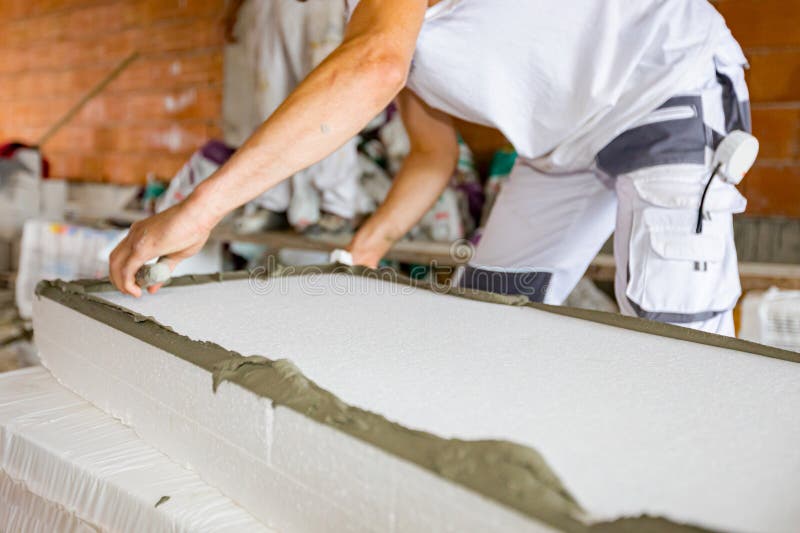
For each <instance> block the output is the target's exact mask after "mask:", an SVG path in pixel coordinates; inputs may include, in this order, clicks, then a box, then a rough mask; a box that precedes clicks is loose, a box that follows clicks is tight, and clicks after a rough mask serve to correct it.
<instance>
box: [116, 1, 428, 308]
mask: <svg viewBox="0 0 800 533" xmlns="http://www.w3.org/2000/svg"><path fill="white" fill-rule="evenodd" d="M427 4H428V3H427V1H426V0H361V2H360V4H359V5H358V7H357V8H356V10H355V12H354V13H353V16H352V18H351V21H350V23H349V25H348V27H347V31H346V34H345V38H344V41H343V43H342V44H341V45H340V46H339V47H338V48H337V49H336V50H335V51H334V52H333V53H331V55H330V56H329V57H328V58H327V59H325V61H323V62H322V63H321V64H320V65H319V66H318V67H317V68H316V69H315V70H314V71H313V72H311V74H309V76H308V77H307V78H306V79H305V80H304V81H303V82H302V83H301V84H300V85H299V86H298V87H297V88H296V89H295V90H294V91H293V92H292V94H291V95H290V96H289V97H288V98H287V99H286V101H285V102H284V103H283V104H282V105H281V106H280V107H279V108H278V109H277V110H276V111H275V113H273V114H272V116H270V118H269V119H268V120H267V121H266V122H264V124H262V126H261V127H260V128H259V129H258V130H257V131H256V132H255V133H254V134H253V135H252V136H251V137H250V138H249V139H248V140H247V142H245V143H244V145H243V146H242V147H241V148H240V149H239V150H238V151H237V152H236V154H235V155H234V156H233V157H232V158H231V160H230V161H228V163H227V164H225V165H224V166H223V167H222V168H220V169H219V170H218V171H217V172H216V173H215V174H214V175H213V176H212V177H211V178H209V179H208V180H206V181H205V182H203V183H202V184H201V185H200V186H199V187H198V188H197V189H196V190H195V191H194V193H192V194H191V195H190V196H189V197H188V198H187V199H186V200H185V201H184V202H182V203H181V204H179V205H178V206H175V208H173V209H170V210H167V211H165V212H164V213H161V214H159V215H157V216H155V217H151V218H149V219H146V220H144V221H142V222H139V223H137V224H135V225H134V226H133V227H132V228H131V232H130V233H129V235H128V237H127V238H126V239H125V240H124V241H123V242H122V243H120V245H119V246H118V247H117V248H116V249H115V250H114V252H113V253H112V254H111V258H110V277H111V281H112V282H113V283H114V284H115V285H116V286H117V288H119V289H120V290H121V291H123V292H126V293H130V294H133V295H136V296H138V295H139V294H140V293H141V291H140V289H139V287H137V286H136V284H135V282H134V275H135V273H136V270H137V269H138V268H139V267H140V266H141V265H142V264H144V263H145V262H146V261H148V260H150V259H153V258H155V257H159V256H167V257H168V259H169V264H170V266H171V267H172V268H174V266H175V265H176V264H177V263H178V262H179V261H180V260H182V259H184V258H185V257H188V256H190V255H192V254H194V253H196V252H197V250H199V248H200V247H201V246H202V244H203V243H205V241H206V240H207V238H208V234H209V232H210V230H211V228H213V226H214V225H216V224H217V222H219V220H220V219H221V218H222V217H223V216H225V214H227V213H229V212H230V211H231V210H233V209H235V208H236V207H238V206H240V205H243V204H244V203H246V202H247V201H249V200H251V199H252V198H255V197H256V196H258V195H259V194H261V193H262V192H264V191H265V190H267V189H269V188H270V187H272V186H274V185H275V184H277V183H278V182H280V181H281V180H283V179H286V178H287V177H289V176H291V175H292V174H294V173H296V172H297V171H299V170H301V169H303V168H305V167H307V166H309V165H311V164H313V163H315V162H317V161H319V160H320V159H322V158H323V157H325V156H327V155H328V154H330V153H332V152H333V151H334V150H336V149H337V148H338V147H340V146H341V145H343V144H344V143H345V142H346V141H347V140H348V139H349V138H351V137H352V136H353V135H355V134H356V133H358V131H359V130H360V129H361V128H362V127H363V126H364V125H365V124H366V123H367V122H368V121H369V120H370V119H371V118H373V117H374V116H375V115H376V114H377V113H378V112H379V111H380V110H381V109H383V108H384V107H385V106H386V105H387V104H388V103H389V102H390V101H391V100H392V99H393V98H394V97H395V95H396V94H397V93H398V92H399V91H400V89H401V88H402V87H403V85H405V80H406V75H407V73H408V69H409V66H410V64H411V58H412V56H413V53H414V47H415V43H416V40H417V36H418V34H419V30H420V28H421V26H422V21H423V19H424V16H425V9H426V7H427ZM157 289H158V287H155V288H154V289H152V290H153V291H155V290H157Z"/></svg>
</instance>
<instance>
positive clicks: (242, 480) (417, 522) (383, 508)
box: [35, 299, 551, 533]
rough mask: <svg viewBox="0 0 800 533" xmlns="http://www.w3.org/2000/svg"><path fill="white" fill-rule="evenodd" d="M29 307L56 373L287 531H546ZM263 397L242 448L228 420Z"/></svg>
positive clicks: (301, 420) (159, 357)
mask: <svg viewBox="0 0 800 533" xmlns="http://www.w3.org/2000/svg"><path fill="white" fill-rule="evenodd" d="M35 309H36V311H35V320H36V325H35V328H36V343H37V347H38V348H39V351H40V354H42V358H43V362H44V364H45V365H46V366H47V367H48V368H50V369H51V370H52V371H53V372H54V374H55V375H56V376H58V379H59V380H60V381H62V382H63V383H64V384H65V385H66V386H68V387H70V388H71V389H73V390H75V391H76V392H77V393H78V394H80V395H81V396H83V397H85V398H88V399H90V400H91V401H92V402H93V403H95V404H96V405H98V406H99V407H101V408H102V409H104V410H106V411H108V412H109V413H111V414H113V415H114V416H116V417H118V418H121V419H122V420H123V421H125V423H127V424H130V425H131V426H132V427H133V428H135V429H136V432H137V433H138V434H139V435H141V437H142V438H143V439H144V440H146V441H147V442H150V443H152V444H153V445H154V446H156V447H157V448H158V449H160V450H162V451H163V452H164V453H166V454H167V455H169V456H170V457H171V458H173V459H174V460H176V461H178V462H179V463H181V464H185V465H186V466H187V467H189V468H192V469H193V470H196V471H197V472H198V473H199V474H200V476H201V477H202V478H203V479H204V480H205V481H207V482H208V483H209V484H211V485H213V486H215V487H217V488H219V489H220V490H221V491H222V492H223V493H224V494H226V495H228V496H229V497H231V498H232V499H233V500H234V501H236V502H237V503H238V504H239V505H241V506H242V507H243V508H245V509H247V510H248V511H250V512H251V513H252V514H253V515H254V516H255V517H256V518H258V519H260V520H261V521H263V522H264V523H266V524H268V525H270V526H271V527H274V528H276V529H278V530H280V531H281V532H283V533H291V532H310V531H337V532H339V531H341V532H346V531H373V532H386V531H409V532H410V531H420V530H431V531H463V532H470V531H475V532H479V531H487V530H513V531H521V532H525V531H528V532H531V533H539V532H545V531H551V529H549V528H547V527H544V526H543V525H541V524H539V523H538V522H535V521H531V520H528V519H526V518H525V517H523V516H521V515H519V514H518V513H516V512H514V511H511V510H509V509H507V508H505V507H502V506H499V505H498V504H497V503H495V502H493V501H490V500H487V499H486V498H483V497H481V496H480V495H478V494H476V493H474V492H471V491H468V490H465V489H462V488H460V487H457V486H455V485H452V484H451V483H449V482H447V481H445V480H443V479H441V478H439V477H436V476H433V475H432V474H429V473H428V472H426V471H424V470H422V469H420V468H418V467H416V466H415V465H411V464H409V463H406V462H405V461H402V460H399V459H397V458H395V457H393V456H390V455H388V454H385V453H383V452H381V451H380V450H378V449H376V448H374V447H372V446H369V445H367V444H364V443H362V442H360V441H358V440H356V439H353V438H351V437H349V436H347V435H346V434H344V433H341V432H339V431H336V430H334V429H332V428H329V427H327V426H323V425H321V424H318V423H316V422H314V421H312V420H310V419H308V418H306V417H304V416H301V415H298V414H296V413H294V412H293V411H291V410H289V409H286V408H283V407H278V408H275V409H272V408H271V407H270V406H269V404H268V403H267V402H265V401H264V400H263V399H260V398H258V397H257V396H255V395H254V394H252V393H251V392H249V391H247V390H245V389H242V388H240V387H239V386H238V385H235V384H231V383H226V382H224V383H222V384H221V385H220V387H219V388H218V390H217V392H216V393H213V392H212V389H211V376H210V374H209V373H207V372H205V371H203V370H202V369H200V368H198V367H193V365H191V364H189V363H187V362H185V361H183V360H181V359H179V358H177V357H175V356H173V355H172V354H170V353H167V352H164V351H162V350H159V349H157V348H155V347H153V346H151V345H149V344H146V343H144V342H142V341H140V340H138V339H136V338H134V337H130V336H127V335H121V334H120V333H119V332H118V331H116V330H115V329H113V328H111V327H109V326H106V325H104V324H101V323H99V322H97V321H94V320H92V319H89V318H87V317H85V316H83V315H81V314H79V313H76V312H74V311H72V310H70V309H68V308H66V307H64V306H61V305H59V304H57V303H55V302H53V301H50V300H47V299H41V300H39V301H37V302H36V304H35ZM70 332H71V334H70ZM54 338H55V339H58V340H57V341H54V340H52V339H54ZM98 346H100V347H102V350H101V351H102V352H103V353H102V354H100V353H98V350H97V348H96V347H98ZM93 347H94V348H93ZM81 350H86V352H82V351H81ZM82 353H87V354H91V355H90V356H83V355H81V354H82ZM142 369H145V370H144V371H142ZM173 377H175V378H177V382H173V381H172V378H173ZM162 380H163V381H162ZM170 383H172V384H171V385H170ZM186 394H190V395H191V397H192V398H193V399H194V400H195V401H196V403H194V402H188V403H187V402H185V401H183V400H184V399H183V398H182V397H183V396H184V395H186ZM154 396H156V397H154ZM226 396H227V399H226ZM254 399H258V400H257V401H258V402H260V403H261V405H260V406H259V409H260V410H257V409H253V408H252V406H248V402H252V401H253V400H254ZM237 404H238V405H237ZM201 405H202V406H205V407H207V410H205V409H202V408H200V407H199V406H201ZM264 408H267V409H271V411H270V412H269V414H268V415H267V416H265V417H264V418H265V419H266V420H267V421H268V426H267V427H266V433H267V437H268V438H264V440H263V445H264V448H263V449H262V450H255V451H254V450H251V449H245V447H243V446H240V445H239V444H238V442H237V441H236V439H235V438H231V435H236V432H235V431H236V430H235V429H234V430H231V429H230V428H231V427H233V428H236V427H244V426H246V425H247V424H248V423H249V422H251V421H254V420H258V419H260V418H261V415H260V414H256V413H261V412H262V410H263V409H264ZM215 423H217V424H218V425H215ZM311 443H313V445H312V444H311ZM423 494H424V495H426V497H424V498H422V495H423ZM445 509H447V510H448V511H447V512H445V511H444V510H445ZM456 509H458V512H455V511H456ZM420 528H422V529H420Z"/></svg>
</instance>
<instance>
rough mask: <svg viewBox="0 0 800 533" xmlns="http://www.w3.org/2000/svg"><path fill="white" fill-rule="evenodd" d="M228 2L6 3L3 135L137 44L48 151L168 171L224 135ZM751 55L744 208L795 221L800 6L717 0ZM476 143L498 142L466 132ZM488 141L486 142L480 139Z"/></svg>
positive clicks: (100, 172) (34, 124)
mask: <svg viewBox="0 0 800 533" xmlns="http://www.w3.org/2000/svg"><path fill="white" fill-rule="evenodd" d="M223 3H224V0H129V1H120V0H3V2H2V4H3V12H2V17H0V54H2V58H3V59H2V61H0V140H2V139H12V138H18V139H23V140H26V141H34V140H35V139H36V138H37V136H38V135H40V134H41V133H42V132H43V131H44V130H45V129H46V127H47V125H48V124H50V123H51V122H53V121H54V120H56V119H57V118H58V116H59V115H60V113H62V112H64V111H65V110H66V109H67V108H68V107H69V105H70V104H71V103H72V102H74V101H75V100H77V99H78V98H79V97H80V96H81V94H82V93H83V91H85V90H87V89H88V88H89V87H90V86H91V85H92V84H93V83H94V82H96V81H98V80H99V79H100V78H101V77H102V76H103V75H104V74H105V73H106V72H108V71H110V70H111V69H113V67H114V65H115V64H116V63H117V62H118V61H120V60H121V59H122V58H124V57H125V56H126V55H127V54H128V53H130V52H131V51H133V50H139V51H140V52H141V54H142V55H141V57H140V59H139V60H137V62H136V63H135V64H134V65H132V66H131V68H130V69H129V71H128V72H126V73H125V74H123V75H122V77H120V78H119V79H118V80H117V81H116V82H114V83H113V84H112V85H111V86H109V88H108V89H107V91H106V92H105V93H104V94H103V95H102V96H101V97H99V98H98V99H97V100H96V101H94V102H92V103H91V104H89V106H87V108H86V109H85V110H84V111H83V112H82V113H81V114H80V116H78V117H77V119H76V120H75V121H74V122H73V123H72V125H71V126H69V127H68V128H67V129H65V130H64V131H63V132H62V133H60V134H59V135H58V136H57V137H55V138H54V139H53V140H52V141H51V142H50V143H49V144H48V145H47V146H46V147H45V151H46V153H47V155H48V156H49V157H50V159H51V161H52V164H53V172H54V174H55V175H58V176H66V177H77V178H84V179H96V180H109V181H117V182H141V181H142V180H143V179H144V177H145V175H146V174H147V172H155V173H156V174H157V175H159V176H163V177H168V176H171V175H172V174H173V173H174V172H175V171H176V170H177V169H178V168H179V167H180V165H181V163H182V162H183V161H184V160H185V158H186V157H187V156H188V154H190V153H191V152H192V151H193V150H194V148H195V147H196V146H198V145H199V144H201V143H202V142H203V140H204V139H206V138H208V137H210V136H219V135H220V133H219V125H220V120H221V86H222V52H221V47H222V44H221V39H220V33H219V32H218V31H217V23H216V20H217V18H218V16H219V14H220V13H221V11H222V5H223ZM714 3H715V4H716V6H717V8H718V9H719V10H720V11H721V12H722V13H723V15H725V17H726V19H727V21H728V24H729V25H730V27H731V28H732V30H733V32H734V35H736V37H737V38H738V39H739V41H740V42H741V43H742V46H743V47H744V48H745V52H746V54H747V56H748V58H749V59H750V62H751V65H752V69H751V71H750V73H749V81H750V87H751V91H752V99H753V124H754V128H755V130H756V131H755V132H756V135H758V137H759V138H760V139H761V142H762V151H761V158H760V159H759V162H758V165H757V167H756V168H755V170H754V171H753V172H751V173H750V174H749V175H748V176H747V178H745V181H744V182H743V185H742V188H743V190H744V193H745V194H746V195H747V197H748V199H749V207H748V213H750V214H757V215H786V216H793V217H800V1H796V0H717V1H715V2H714ZM465 133H471V134H474V135H471V136H472V137H477V138H476V139H474V140H473V139H471V140H473V142H474V144H476V147H477V148H478V151H480V150H481V148H480V145H481V144H484V145H486V147H487V150H486V151H487V153H488V152H489V149H488V148H489V147H493V146H495V145H497V144H500V143H502V139H500V138H498V137H497V136H496V135H493V134H491V133H481V132H480V131H476V132H473V131H472V130H470V131H469V132H465ZM484 137H485V139H484V140H485V142H483V143H481V139H482V138H484Z"/></svg>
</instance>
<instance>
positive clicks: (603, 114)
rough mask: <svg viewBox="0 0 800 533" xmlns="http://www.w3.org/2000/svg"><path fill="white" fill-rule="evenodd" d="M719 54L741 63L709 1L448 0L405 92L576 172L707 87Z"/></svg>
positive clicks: (435, 13)
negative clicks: (701, 83)
mask: <svg viewBox="0 0 800 533" xmlns="http://www.w3.org/2000/svg"><path fill="white" fill-rule="evenodd" d="M357 4H358V0H348V6H349V10H350V11H349V12H350V13H352V10H353V9H354V8H355V6H356V5H357ZM722 46H726V47H729V48H730V47H734V48H735V50H736V51H738V55H739V56H741V63H744V62H745V61H744V56H743V55H742V54H741V50H740V49H739V47H738V45H736V43H735V41H733V38H732V36H731V35H730V32H729V30H728V29H727V27H726V26H725V22H724V20H723V19H722V17H721V16H720V15H719V14H718V13H717V12H716V10H715V9H714V8H713V7H712V6H711V5H710V4H709V3H708V2H707V1H706V0H670V1H658V0H637V1H635V2H632V1H630V0H603V1H602V2H598V1H597V0H571V1H568V2H565V1H564V0H537V1H535V2H533V1H531V0H493V1H492V2H486V1H485V0H442V1H441V2H439V3H438V4H436V5H434V6H433V7H431V8H429V9H428V12H427V15H426V19H425V23H424V25H423V27H422V31H421V33H420V36H419V39H418V40H417V48H416V53H415V55H414V60H413V63H412V65H411V71H410V74H409V78H408V86H409V87H410V88H411V89H412V90H413V91H414V92H415V93H417V94H418V95H419V96H420V97H421V98H422V99H423V100H425V101H426V102H427V103H428V104H429V105H431V106H433V107H435V108H438V109H441V110H443V111H445V112H446V113H449V114H451V115H454V116H457V117H459V118H462V119H465V120H469V121H471V122H476V123H479V124H485V125H488V126H493V127H495V128H497V129H499V130H500V131H502V132H503V133H504V134H505V136H506V137H507V138H508V139H509V140H510V141H511V143H512V144H513V145H514V147H515V148H516V150H517V152H518V153H519V154H520V156H522V157H523V158H527V159H535V160H536V161H535V165H536V166H537V167H538V168H539V169H540V170H543V171H566V170H580V169H582V168H585V167H587V166H588V165H589V164H590V163H591V162H592V160H593V158H594V156H595V154H596V153H597V152H598V151H599V150H600V149H601V148H603V147H604V146H605V145H606V144H607V143H608V142H609V141H611V139H613V138H614V137H616V136H617V135H618V134H619V133H621V132H623V131H624V130H626V129H627V128H628V127H629V126H630V125H631V124H633V123H634V122H635V121H637V120H638V119H640V118H642V117H643V116H645V115H646V114H647V113H649V112H650V111H652V110H653V109H655V108H656V107H658V106H659V105H660V104H661V103H662V102H664V101H665V100H667V98H669V97H671V96H673V95H674V94H676V92H677V89H678V88H680V87H681V86H684V85H685V83H686V80H691V79H695V78H697V77H698V76H700V77H701V78H700V79H702V76H704V75H705V72H704V70H705V65H707V64H709V63H710V62H711V59H712V56H713V55H714V53H715V50H717V49H719V48H720V47H722Z"/></svg>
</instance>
